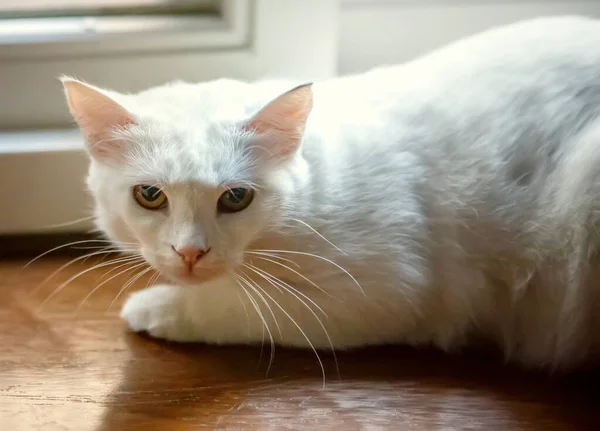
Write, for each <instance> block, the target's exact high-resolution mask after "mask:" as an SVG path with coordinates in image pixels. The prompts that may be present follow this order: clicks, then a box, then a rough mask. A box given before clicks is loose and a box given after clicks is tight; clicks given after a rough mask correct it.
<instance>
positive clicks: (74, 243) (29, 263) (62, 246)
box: [21, 239, 135, 271]
mask: <svg viewBox="0 0 600 431" xmlns="http://www.w3.org/2000/svg"><path fill="white" fill-rule="evenodd" d="M90 242H95V243H110V244H123V245H135V244H133V243H115V242H114V241H109V240H102V239H86V240H82V241H74V242H69V243H67V244H62V245H59V246H58V247H54V248H51V249H50V250H48V251H45V252H43V253H42V254H40V255H38V256H36V257H34V258H33V259H31V260H30V261H29V262H27V263H26V264H25V265H24V266H23V268H21V271H22V270H24V269H25V268H27V267H28V266H29V265H31V264H32V263H34V262H35V261H37V260H38V259H40V258H42V257H44V256H46V255H48V254H50V253H52V252H54V251H56V250H60V249H61V248H65V247H69V246H72V245H77V244H84V243H90Z"/></svg>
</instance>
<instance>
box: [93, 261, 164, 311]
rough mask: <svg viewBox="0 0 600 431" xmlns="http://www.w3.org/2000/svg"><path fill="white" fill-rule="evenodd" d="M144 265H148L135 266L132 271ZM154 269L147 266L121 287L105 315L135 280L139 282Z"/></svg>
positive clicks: (144, 263)
mask: <svg viewBox="0 0 600 431" xmlns="http://www.w3.org/2000/svg"><path fill="white" fill-rule="evenodd" d="M145 265H148V264H147V263H146V262H143V263H141V264H139V265H137V266H136V267H135V268H134V269H137V268H139V267H142V268H143V267H144V266H145ZM153 269H154V268H152V267H151V266H149V267H148V268H146V269H142V271H140V272H138V273H136V274H134V275H133V276H132V277H131V279H130V280H129V281H128V282H127V283H125V284H124V285H123V287H122V288H121V289H120V290H119V292H118V293H117V295H116V296H115V297H114V299H113V300H112V301H111V303H110V305H109V306H108V308H107V309H106V312H105V313H106V314H108V313H110V310H112V307H113V305H115V302H117V299H119V297H120V296H121V295H122V294H123V292H125V291H126V290H127V289H128V288H129V287H130V286H132V285H133V284H134V283H135V282H136V281H137V280H139V279H140V278H141V277H143V276H144V274H147V273H148V272H150V271H152V270H153Z"/></svg>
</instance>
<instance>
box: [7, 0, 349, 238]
mask: <svg viewBox="0 0 600 431" xmlns="http://www.w3.org/2000/svg"><path fill="white" fill-rule="evenodd" d="M337 19H338V1H337V0H302V1H297V0H0V101H1V103H0V182H1V183H2V184H4V186H3V191H2V194H3V198H4V199H8V201H10V202H11V204H10V205H3V206H0V234H2V233H27V232H32V231H44V230H47V229H48V227H49V226H53V225H55V224H60V223H64V222H66V221H69V220H73V219H77V218H80V217H82V215H85V213H86V211H87V208H88V202H87V200H86V195H85V193H84V192H83V188H84V183H83V176H84V173H85V171H86V159H85V157H82V156H81V153H82V143H81V141H80V138H79V135H78V133H76V132H75V131H74V130H73V122H72V119H71V118H70V116H69V113H68V111H67V108H66V105H65V102H64V97H63V94H62V88H61V84H60V82H59V81H58V80H57V77H59V76H60V75H62V74H67V75H72V76H76V77H78V78H81V79H84V80H87V81H89V82H92V83H94V84H97V85H99V86H103V87H108V88H112V89H115V90H117V91H124V92H135V91H139V90H142V89H144V88H148V87H150V86H154V85H159V84H162V83H164V82H167V81H170V80H174V79H181V80H186V81H191V82H197V81H204V80H209V79H215V78H218V77H224V76H225V77H229V78H238V79H247V80H252V79H257V78H261V77H265V76H271V77H277V76H286V77H292V78H294V77H295V78H298V79H307V80H308V79H311V80H312V79H318V78H324V77H328V76H331V75H332V74H334V73H335V70H336V58H337V55H336V50H337ZM57 192H58V193H59V195H60V196H61V199H62V200H60V201H59V200H57V198H56V196H57ZM6 201H7V200H5V202H6ZM59 202H60V204H59ZM42 209H43V210H42ZM65 229H70V228H69V227H67V228H65Z"/></svg>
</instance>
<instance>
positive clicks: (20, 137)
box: [0, 129, 83, 155]
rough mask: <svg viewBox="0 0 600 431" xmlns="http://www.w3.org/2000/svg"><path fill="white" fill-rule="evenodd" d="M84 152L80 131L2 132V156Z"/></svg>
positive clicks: (0, 140) (0, 149) (0, 139)
mask: <svg viewBox="0 0 600 431" xmlns="http://www.w3.org/2000/svg"><path fill="white" fill-rule="evenodd" d="M82 150H83V140H82V138H81V134H80V133H79V130H78V129H56V130H27V131H15V132H9V131H0V155H4V154H28V153H39V152H55V151H82Z"/></svg>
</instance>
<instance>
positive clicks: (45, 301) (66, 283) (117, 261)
mask: <svg viewBox="0 0 600 431" xmlns="http://www.w3.org/2000/svg"><path fill="white" fill-rule="evenodd" d="M136 259H137V258H136ZM121 262H123V260H121V259H116V260H112V261H109V262H104V263H101V264H98V265H94V266H92V267H91V268H88V269H86V270H84V271H81V272H79V273H77V274H75V275H74V276H72V277H71V278H69V279H68V280H67V281H65V282H64V283H62V284H61V285H59V286H58V287H57V288H56V289H54V290H53V291H52V293H50V295H48V297H47V298H46V299H45V300H44V301H43V302H42V303H41V304H40V305H39V306H38V307H37V308H38V310H40V309H41V308H42V307H43V306H44V305H45V304H46V303H47V302H48V301H50V300H51V299H52V298H54V297H55V296H56V295H57V294H58V293H59V292H60V291H61V290H62V289H64V288H65V287H66V286H67V285H68V284H69V283H71V282H72V281H74V280H75V279H77V278H79V277H81V276H82V275H84V274H86V273H88V272H90V271H94V270H97V269H98V268H102V267H105V266H109V265H114V264H115V263H121Z"/></svg>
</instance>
